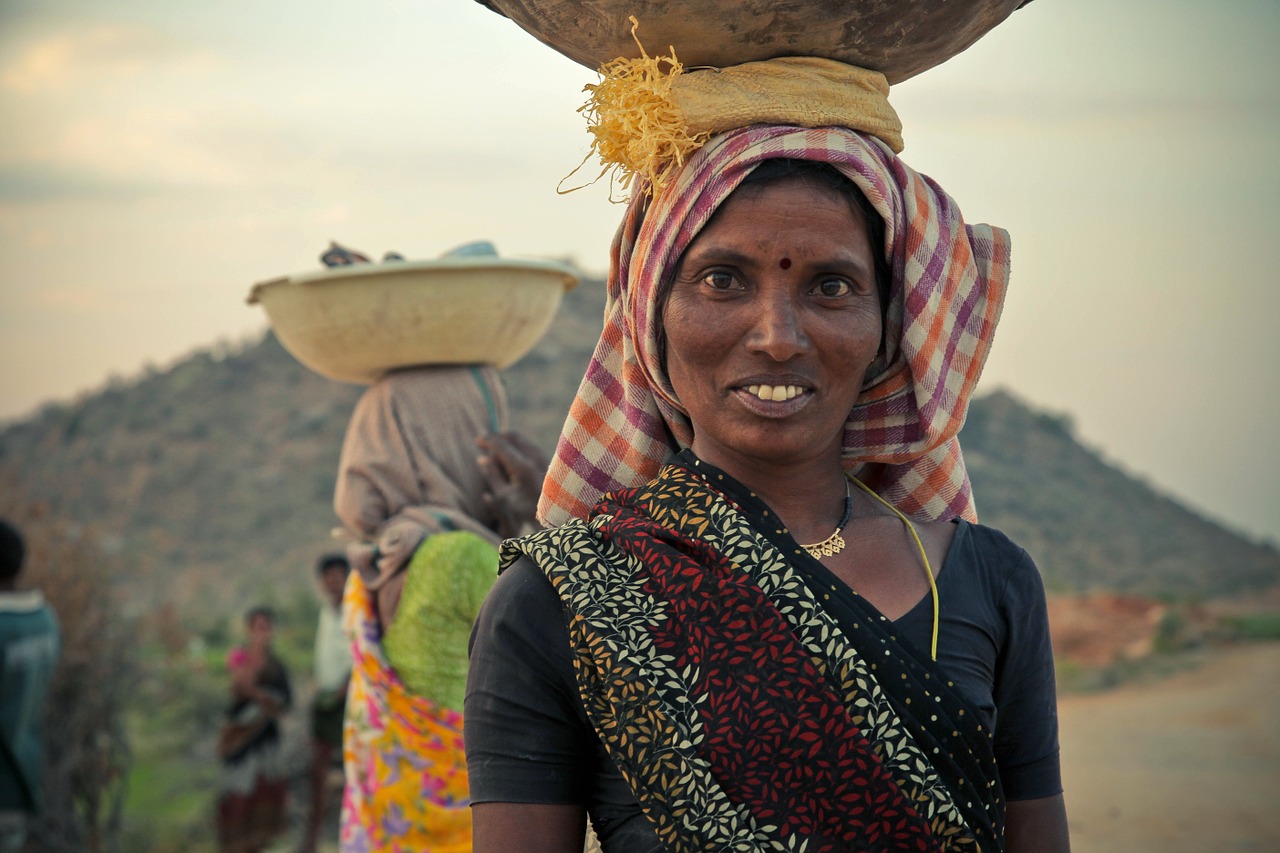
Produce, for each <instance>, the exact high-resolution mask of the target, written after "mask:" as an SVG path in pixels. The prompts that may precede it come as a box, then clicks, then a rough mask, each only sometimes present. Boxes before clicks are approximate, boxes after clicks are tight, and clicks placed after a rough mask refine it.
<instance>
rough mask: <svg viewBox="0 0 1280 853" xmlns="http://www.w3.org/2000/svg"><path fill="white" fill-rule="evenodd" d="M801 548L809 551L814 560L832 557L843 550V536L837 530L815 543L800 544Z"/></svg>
mask: <svg viewBox="0 0 1280 853" xmlns="http://www.w3.org/2000/svg"><path fill="white" fill-rule="evenodd" d="M800 547H801V548H803V549H805V550H806V551H808V552H809V556H810V557H813V558H814V559H815V560H821V559H822V558H823V557H834V556H835V555H836V554H839V553H840V552H841V551H843V550H844V537H843V536H841V535H840V531H839V530H837V531H836V532H835V533H832V534H831V535H830V536H828V537H827V538H826V539H823V540H822V541H821V542H819V543H817V544H815V545H801V546H800Z"/></svg>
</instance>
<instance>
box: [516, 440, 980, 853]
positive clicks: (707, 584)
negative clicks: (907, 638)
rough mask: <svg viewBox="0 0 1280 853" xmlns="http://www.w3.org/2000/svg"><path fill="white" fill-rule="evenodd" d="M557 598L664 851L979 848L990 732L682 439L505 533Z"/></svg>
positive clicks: (928, 665)
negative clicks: (570, 504) (582, 501)
mask: <svg viewBox="0 0 1280 853" xmlns="http://www.w3.org/2000/svg"><path fill="white" fill-rule="evenodd" d="M522 553H524V554H528V555H529V556H530V557H531V558H532V559H533V560H534V562H536V563H537V564H538V565H539V566H541V567H542V569H543V571H545V572H546V574H547V576H548V577H549V578H550V580H551V582H552V585H553V586H554V587H555V589H556V591H557V593H558V595H559V596H560V598H561V601H562V602H563V604H564V606H565V611H566V614H567V616H568V628H569V637H570V643H571V645H572V646H573V653H574V666H575V671H576V676H577V682H578V688H579V692H580V694H581V697H582V701H583V704H584V706H585V708H586V711H587V715H588V717H589V719H590V720H591V723H592V725H593V726H594V727H595V729H596V731H597V732H598V733H599V735H600V738H601V740H602V741H603V742H604V744H605V745H606V747H607V749H608V750H609V753H610V755H611V757H612V758H613V760H614V762H615V763H616V765H617V766H618V769H619V770H620V772H621V773H622V775H623V777H624V778H625V779H626V780H627V783H628V784H629V785H630V786H631V789H632V791H633V792H634V794H635V795H636V797H637V799H638V800H639V802H640V805H641V807H642V808H643V809H644V811H645V813H646V815H647V816H648V818H649V819H650V821H652V822H653V824H654V825H655V827H656V828H657V832H658V835H659V837H660V838H661V839H662V841H663V843H664V844H666V845H667V846H668V847H669V848H670V849H672V850H676V851H695V850H697V851H700V850H711V849H715V850H744V851H745V850H797V851H798V850H804V851H806V853H818V851H861V850H866V851H887V850H919V851H943V850H946V851H951V850H963V851H979V850H981V851H996V850H1001V849H1003V824H1004V804H1003V797H1002V794H1001V790H1000V782H999V776H998V774H997V771H996V764H995V759H994V756H993V754H992V749H991V733H990V732H988V731H986V730H985V729H984V727H983V726H982V724H981V722H980V721H979V719H978V716H977V714H976V713H975V712H974V711H973V710H972V709H970V708H968V707H966V704H965V702H964V701H963V700H962V699H961V698H960V697H959V696H958V695H957V694H956V693H955V691H954V690H953V689H952V685H951V684H950V682H949V681H948V680H947V678H946V676H945V674H943V673H942V672H941V671H939V670H938V669H937V667H936V665H935V664H934V663H933V662H931V661H930V660H928V657H927V655H922V654H921V653H919V652H918V651H916V650H915V649H913V648H912V647H910V646H909V645H908V644H905V643H900V642H898V641H897V639H896V638H895V636H894V632H893V625H892V623H890V622H888V621H887V620H886V619H885V618H884V617H883V616H881V615H880V614H879V613H878V612H877V611H876V610H875V609H874V608H873V607H871V606H870V605H869V604H868V603H867V602H865V601H864V600H862V599H861V598H859V597H858V596H857V595H856V594H855V593H853V592H852V591H850V590H849V588H848V587H847V586H845V585H844V584H843V583H842V582H840V581H839V580H837V579H836V578H835V577H834V576H833V575H831V574H830V573H829V572H828V571H827V570H826V569H825V568H823V566H822V565H821V564H820V563H818V562H817V561H816V560H814V559H813V558H812V557H810V556H809V555H808V554H807V553H805V552H804V551H803V550H801V549H800V547H799V546H798V545H797V544H796V542H795V541H794V540H793V539H792V538H791V537H790V536H789V535H788V534H787V533H786V532H785V531H784V530H782V528H781V525H780V524H779V523H777V521H776V519H775V518H774V517H773V516H772V515H771V513H770V510H769V509H768V507H767V506H765V504H764V503H763V501H761V500H760V499H759V498H758V497H756V496H755V495H754V494H752V493H751V492H750V491H748V490H747V489H745V488H744V487H743V486H741V485H740V484H738V483H737V482H735V481H734V480H732V478H730V477H729V476H728V475H726V474H724V473H722V472H720V471H719V470H718V469H716V468H714V467H712V466H709V465H707V464H706V463H704V462H701V461H700V460H698V459H697V458H696V457H694V456H693V455H692V454H691V453H689V452H688V451H686V452H684V453H682V454H680V456H678V457H677V458H676V459H675V460H674V461H673V462H672V463H671V464H668V465H667V466H665V467H664V468H663V470H662V472H661V474H660V475H659V476H658V477H657V478H656V479H654V480H653V481H652V482H650V483H648V484H647V485H645V486H642V487H640V488H637V489H631V490H627V491H624V492H619V493H615V494H614V495H612V496H609V497H606V498H605V499H603V500H602V501H601V502H600V503H599V504H598V505H597V506H596V507H595V509H594V511H593V512H592V514H591V515H590V517H589V518H588V519H587V520H586V521H575V522H570V523H568V524H566V525H563V526H561V527H558V528H554V529H550V530H545V531H542V532H540V533H537V534H534V535H533V536H530V537H526V538H524V539H521V540H516V541H512V542H508V543H507V544H506V546H505V550H504V564H506V563H510V562H511V561H513V560H515V559H516V558H518V557H519V556H520V554H522Z"/></svg>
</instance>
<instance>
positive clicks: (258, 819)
mask: <svg viewBox="0 0 1280 853" xmlns="http://www.w3.org/2000/svg"><path fill="white" fill-rule="evenodd" d="M275 621H276V619H275V613H274V612H273V611H272V610H271V608H269V607H263V606H258V607H254V608H252V609H251V610H249V612H248V613H247V614H246V615H245V626H246V628H247V629H248V632H249V642H248V644H247V645H245V646H241V647H238V648H235V649H232V651H231V653H230V654H229V655H228V656H227V669H228V671H229V672H230V675H231V704H230V705H228V706H227V712H226V719H225V721H224V722H223V724H222V731H221V732H220V733H219V735H218V757H219V758H220V759H221V760H222V774H221V778H220V779H219V791H220V796H219V798H218V849H219V850H220V851H223V853H230V851H234V853H251V851H257V850H262V849H263V848H264V847H266V845H267V844H268V842H270V841H271V839H273V838H275V837H276V836H277V835H279V834H280V833H281V832H283V831H284V827H285V797H286V792H287V786H286V782H285V778H284V772H283V768H282V766H281V756H280V723H279V720H280V717H281V715H283V714H284V712H285V711H287V710H288V708H289V705H290V703H291V702H292V699H293V695H292V692H291V690H290V688H289V673H288V670H286V669H285V666H284V664H283V663H282V662H281V661H280V659H279V658H278V657H276V655H275V651H274V650H273V649H272V645H271V641H272V637H273V634H274V632H275Z"/></svg>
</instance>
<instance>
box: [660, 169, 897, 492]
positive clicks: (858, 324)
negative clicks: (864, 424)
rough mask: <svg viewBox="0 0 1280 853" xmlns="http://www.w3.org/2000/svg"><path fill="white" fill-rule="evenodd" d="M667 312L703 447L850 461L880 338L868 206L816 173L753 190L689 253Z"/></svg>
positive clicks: (735, 463) (723, 459)
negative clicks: (844, 450) (845, 445)
mask: <svg viewBox="0 0 1280 853" xmlns="http://www.w3.org/2000/svg"><path fill="white" fill-rule="evenodd" d="M662 319H663V325H664V331H665V335H666V364H667V374H668V376H669V377H670V380H671V384H672V387H673V388H674V389H675V392H676V394H677V395H678V397H679V399H680V402H681V404H682V405H683V406H684V408H685V411H686V412H687V413H688V415H689V419H690V420H691V421H692V423H693V431H694V440H693V451H694V452H695V453H697V454H698V456H699V457H701V458H703V459H705V460H706V461H708V462H710V463H712V464H713V465H717V466H719V467H721V468H724V469H726V470H727V471H729V472H730V473H733V472H735V471H742V470H743V466H746V469H747V470H751V469H752V468H753V467H754V468H756V469H759V468H760V467H762V466H765V467H767V466H770V465H786V466H794V465H796V464H799V463H802V462H805V461H811V460H822V461H827V460H833V459H837V458H838V457H839V453H840V445H841V438H842V435H843V430H844V423H845V420H846V419H847V418H848V416H849V412H850V411H851V410H852V408H853V404H854V401H856V400H857V398H858V393H859V390H860V389H861V387H862V380H863V375H864V373H865V372H866V370H867V367H868V366H869V365H870V364H871V361H872V359H873V358H874V357H875V355H876V351H877V349H878V348H879V345H880V324H881V320H880V299H879V296H878V295H877V291H876V280H875V256H874V254H873V247H872V246H871V244H870V241H869V239H868V237H867V228H866V223H865V222H864V220H863V217H862V215H861V213H859V212H858V211H857V210H856V209H855V208H854V206H853V203H852V201H851V200H850V199H849V198H847V197H845V196H843V195H841V194H840V193H839V192H838V191H836V190H834V189H831V188H828V187H822V186H818V185H815V184H814V183H812V182H811V181H809V180H806V179H804V178H784V179H781V180H777V181H773V182H770V183H766V184H762V185H759V186H746V187H742V188H740V189H739V190H737V191H736V192H734V193H733V194H732V195H731V196H730V197H729V200H728V201H726V202H725V203H724V205H723V206H722V207H721V208H720V210H719V211H717V213H716V214H715V216H714V217H713V218H712V220H711V222H710V223H708V225H707V226H706V227H705V228H704V229H703V230H702V232H701V233H700V234H698V236H697V237H696V238H695V239H694V241H693V242H692V243H691V244H690V246H689V248H688V249H687V250H686V251H685V253H684V256H683V257H682V258H681V260H680V264H679V266H678V268H677V270H676V276H675V281H674V282H673V284H672V286H671V291H670V294H669V296H668V297H667V300H666V303H665V305H664V306H663V310H662Z"/></svg>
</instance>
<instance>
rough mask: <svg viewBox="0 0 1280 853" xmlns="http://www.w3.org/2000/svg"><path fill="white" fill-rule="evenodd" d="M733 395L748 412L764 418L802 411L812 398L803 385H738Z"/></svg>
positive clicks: (781, 416) (810, 391) (811, 394)
mask: <svg viewBox="0 0 1280 853" xmlns="http://www.w3.org/2000/svg"><path fill="white" fill-rule="evenodd" d="M734 394H735V396H736V397H737V398H738V400H740V401H741V402H742V405H743V406H745V407H746V408H747V410H748V411H751V412H754V413H755V414H756V415H759V416H760V417H765V418H785V417H788V416H790V415H793V414H795V413H796V412H798V411H800V410H801V409H803V408H804V407H805V406H806V405H807V404H808V403H809V400H810V399H811V398H812V397H813V389H812V388H809V387H806V386H804V385H768V384H764V383H753V384H751V385H739V386H738V387H737V388H736V389H734Z"/></svg>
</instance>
